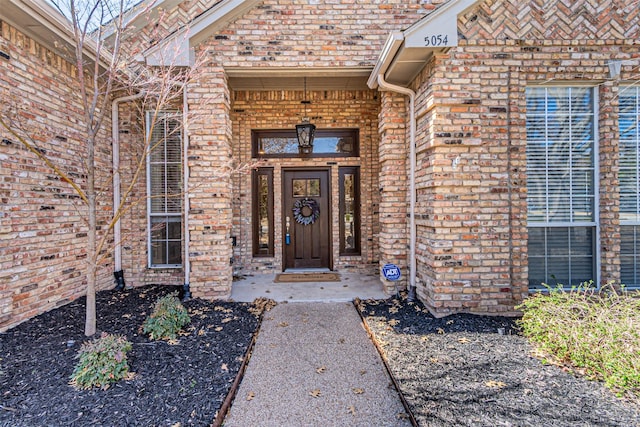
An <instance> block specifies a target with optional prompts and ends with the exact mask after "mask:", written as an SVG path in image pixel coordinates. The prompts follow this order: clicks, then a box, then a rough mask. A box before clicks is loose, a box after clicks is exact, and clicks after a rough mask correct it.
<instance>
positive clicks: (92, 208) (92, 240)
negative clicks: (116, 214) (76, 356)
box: [84, 138, 98, 337]
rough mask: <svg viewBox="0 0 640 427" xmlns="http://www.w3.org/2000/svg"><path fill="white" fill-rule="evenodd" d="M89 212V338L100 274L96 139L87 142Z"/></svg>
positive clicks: (86, 332)
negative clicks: (98, 274)
mask: <svg viewBox="0 0 640 427" xmlns="http://www.w3.org/2000/svg"><path fill="white" fill-rule="evenodd" d="M87 142H88V143H87V152H88V156H87V200H88V203H87V205H88V206H87V210H88V214H89V215H88V216H89V218H88V223H89V230H88V232H87V307H86V316H85V326H84V334H85V335H86V336H88V337H90V336H92V335H94V334H95V333H96V280H97V273H98V265H97V262H98V254H97V248H96V242H97V238H96V237H97V236H96V234H97V229H96V225H97V218H96V188H95V187H96V183H95V178H96V177H95V175H96V168H95V162H94V158H95V138H89V140H88V141H87Z"/></svg>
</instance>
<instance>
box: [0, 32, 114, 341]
mask: <svg viewBox="0 0 640 427" xmlns="http://www.w3.org/2000/svg"><path fill="white" fill-rule="evenodd" d="M0 26H1V30H0V46H1V48H2V50H3V52H5V53H8V54H9V55H10V59H0V62H1V63H2V64H1V67H2V73H0V101H1V102H0V104H1V105H2V106H1V107H0V109H1V110H0V114H2V117H3V119H7V118H8V117H9V116H11V115H12V114H11V113H9V112H8V110H9V109H12V108H15V109H17V112H18V114H17V117H18V118H19V120H20V121H21V122H22V124H23V125H24V126H25V127H26V128H27V129H28V130H29V134H30V135H31V136H32V137H33V139H34V142H35V143H36V144H37V146H38V147H39V149H40V150H42V152H43V153H45V154H46V156H47V157H48V158H49V159H51V160H52V161H53V162H54V163H55V164H56V165H57V166H58V167H60V168H61V170H63V171H64V172H65V173H67V174H68V175H69V177H70V178H71V179H73V180H75V181H76V182H79V183H82V181H83V177H84V176H85V175H84V174H85V171H84V166H83V165H82V164H81V163H80V162H79V161H78V156H79V155H82V152H81V151H79V150H81V149H82V146H83V131H82V126H81V124H82V114H81V105H80V100H79V97H78V96H77V94H78V92H79V91H78V87H77V84H76V83H75V76H74V74H75V68H74V67H73V66H72V65H71V64H70V63H68V62H66V61H65V60H64V59H63V58H62V57H60V56H58V55H57V54H56V53H54V52H52V51H50V50H48V49H46V48H45V47H43V46H42V45H40V44H38V42H37V41H35V40H33V39H31V38H29V37H28V36H27V35H25V34H23V33H21V32H20V31H19V30H18V29H16V28H14V27H11V26H10V25H8V24H7V23H6V22H1V21H0ZM13 117H16V116H13ZM109 127H110V122H109V120H108V119H107V120H106V121H105V129H109ZM0 137H1V138H2V140H1V142H0V200H1V204H0V330H5V329H7V328H9V327H11V326H14V325H16V324H18V323H20V322H22V321H24V320H26V319H28V318H29V317H32V316H34V315H37V314H40V313H42V312H44V311H47V310H50V309H52V308H55V307H57V306H60V305H63V304H65V303H67V302H69V301H71V300H74V299H76V298H78V297H79V296H81V295H83V294H84V291H85V285H86V278H85V271H86V267H85V260H86V243H87V239H86V235H87V229H86V225H85V218H86V215H84V214H83V212H85V211H86V210H85V206H84V205H83V204H82V202H81V201H80V200H79V198H78V196H77V194H76V193H75V192H74V191H73V190H72V189H71V187H70V186H69V185H68V184H67V183H65V182H62V181H61V179H60V178H59V177H58V176H57V175H56V174H55V173H54V172H53V171H52V170H51V169H50V168H49V167H48V166H46V165H45V164H44V163H43V161H42V160H40V159H39V158H38V157H37V156H36V155H35V154H33V153H31V152H29V151H28V150H27V149H26V148H25V147H24V146H23V145H22V144H21V143H20V142H19V141H18V140H17V139H16V138H15V137H14V136H12V135H10V134H8V133H7V132H6V131H5V130H4V128H0ZM100 141H101V145H100V146H99V147H98V148H97V151H96V156H97V159H98V170H99V171H106V173H100V174H99V175H98V179H97V183H98V186H99V189H100V190H101V191H102V192H103V194H102V196H101V197H100V198H99V202H98V211H99V212H103V213H104V216H103V217H101V218H98V223H99V225H100V226H104V225H105V223H106V216H107V215H109V212H110V208H111V203H110V201H111V193H110V176H109V173H108V171H109V170H110V162H111V157H110V146H109V144H108V139H107V134H106V133H103V134H101V135H100ZM111 245H112V242H111V241H108V243H107V247H106V248H105V251H104V257H105V259H104V261H103V263H102V264H101V268H100V270H99V273H98V274H99V277H98V287H99V289H101V288H106V287H109V286H111V285H112V274H111V268H112V261H111V255H110V254H111Z"/></svg>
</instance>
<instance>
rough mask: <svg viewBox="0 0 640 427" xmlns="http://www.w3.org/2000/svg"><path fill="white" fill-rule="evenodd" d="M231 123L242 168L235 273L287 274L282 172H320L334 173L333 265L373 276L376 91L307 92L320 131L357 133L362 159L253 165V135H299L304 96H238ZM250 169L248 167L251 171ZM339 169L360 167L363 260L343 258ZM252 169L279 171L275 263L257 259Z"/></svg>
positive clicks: (288, 93) (235, 225)
mask: <svg viewBox="0 0 640 427" xmlns="http://www.w3.org/2000/svg"><path fill="white" fill-rule="evenodd" d="M233 96H234V98H233V105H232V113H231V120H232V122H233V146H234V153H233V157H234V159H235V161H236V167H242V168H241V171H240V172H238V173H237V174H235V176H234V197H233V201H234V208H233V218H234V219H233V221H234V223H233V235H234V236H237V242H238V244H237V246H236V248H235V250H234V267H235V268H236V269H237V271H238V272H239V273H240V274H242V273H252V272H280V271H282V251H283V247H282V239H281V238H280V237H279V236H282V188H281V183H282V168H291V167H303V168H307V167H319V168H329V169H330V172H331V173H330V180H331V205H332V206H333V209H332V211H331V231H332V259H333V265H334V268H335V269H336V270H339V271H358V272H372V271H373V270H374V265H373V264H374V263H375V262H376V261H377V257H378V249H377V239H374V238H373V230H374V229H376V228H377V227H378V224H377V223H378V218H377V204H378V202H377V200H374V194H375V193H376V192H377V191H376V190H377V187H378V184H377V180H378V177H377V175H378V154H377V150H378V131H377V114H378V110H379V100H378V93H377V92H376V91H327V92H313V91H310V92H307V96H306V97H307V99H308V100H310V101H311V105H309V106H307V110H308V115H309V118H310V120H311V122H312V123H314V124H315V125H316V126H317V127H318V129H329V128H335V129H344V128H358V129H359V132H360V156H359V157H347V158H345V157H323V158H317V157H316V158H307V159H300V158H294V159H275V158H270V159H263V160H259V159H254V158H252V157H251V130H252V129H294V127H295V125H296V124H297V123H299V122H300V120H301V119H302V116H301V114H302V111H303V110H302V108H303V107H302V105H301V104H300V102H301V101H302V100H303V97H304V93H303V92H301V91H261V92H245V91H238V92H234V93H233ZM246 166H249V168H247V167H246ZM340 166H359V167H360V181H361V182H360V190H361V199H360V202H361V229H362V240H361V255H360V256H340V254H339V227H338V220H339V219H338V209H337V206H338V194H339V188H338V187H339V180H338V170H339V167H340ZM250 167H272V168H274V179H273V182H274V210H275V212H274V225H275V226H274V229H275V231H274V235H275V241H274V243H275V248H274V253H275V256H274V257H255V258H254V257H253V256H252V226H251V212H252V206H251V194H252V193H251V173H250Z"/></svg>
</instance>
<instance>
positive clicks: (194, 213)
mask: <svg viewBox="0 0 640 427" xmlns="http://www.w3.org/2000/svg"><path fill="white" fill-rule="evenodd" d="M188 91H189V111H190V115H191V121H190V123H189V124H188V127H189V160H188V162H189V168H190V188H188V189H187V191H188V192H189V199H190V207H189V231H190V233H191V237H190V252H189V257H190V259H191V280H190V281H191V289H192V292H193V295H194V296H197V297H205V298H216V297H225V296H229V295H230V293H231V278H232V269H231V257H232V256H233V253H232V247H231V226H232V224H233V220H232V206H231V201H232V194H233V193H232V185H231V171H232V169H233V159H232V142H231V120H230V105H231V99H230V93H229V86H228V82H227V79H226V75H225V73H224V70H223V69H222V68H220V67H217V66H215V65H211V66H208V67H207V69H206V70H205V72H204V73H203V75H202V77H201V78H200V79H199V80H198V81H197V82H196V83H195V84H192V85H190V86H189V88H188Z"/></svg>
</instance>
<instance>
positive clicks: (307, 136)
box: [296, 77, 316, 154]
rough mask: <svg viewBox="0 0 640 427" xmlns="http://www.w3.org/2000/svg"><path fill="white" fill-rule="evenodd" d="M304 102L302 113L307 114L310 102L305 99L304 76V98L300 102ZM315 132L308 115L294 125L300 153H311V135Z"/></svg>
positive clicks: (305, 85)
mask: <svg viewBox="0 0 640 427" xmlns="http://www.w3.org/2000/svg"><path fill="white" fill-rule="evenodd" d="M301 103H302V104H304V114H305V116H306V115H307V104H311V101H307V78H306V77H305V78H304V100H303V101H302V102H301ZM315 133H316V126H315V125H314V124H311V123H310V122H309V118H308V117H303V119H302V123H299V124H297V125H296V136H297V137H298V149H299V150H300V153H302V154H310V153H313V135H314V134H315Z"/></svg>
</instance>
